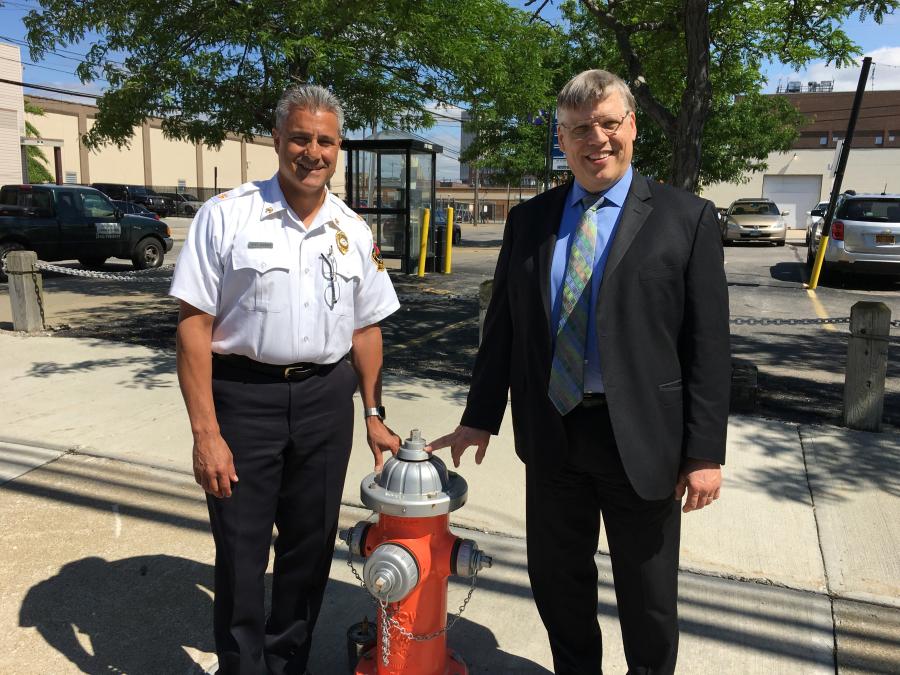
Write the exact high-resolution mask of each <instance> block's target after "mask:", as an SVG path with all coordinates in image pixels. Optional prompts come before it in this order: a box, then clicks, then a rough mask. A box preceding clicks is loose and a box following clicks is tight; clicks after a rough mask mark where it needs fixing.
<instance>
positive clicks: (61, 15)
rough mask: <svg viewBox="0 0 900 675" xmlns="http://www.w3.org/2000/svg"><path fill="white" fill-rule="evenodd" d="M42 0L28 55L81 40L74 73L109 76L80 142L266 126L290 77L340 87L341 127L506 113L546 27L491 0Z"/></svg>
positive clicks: (528, 102) (531, 76)
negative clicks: (153, 123)
mask: <svg viewBox="0 0 900 675" xmlns="http://www.w3.org/2000/svg"><path fill="white" fill-rule="evenodd" d="M39 2H40V5H41V7H42V9H40V10H35V11H32V12H30V13H29V14H28V16H27V17H26V18H25V24H26V26H27V27H28V42H29V46H30V49H31V57H32V58H33V59H40V58H41V57H43V56H44V55H45V54H46V53H48V52H50V51H52V50H54V49H56V48H57V47H65V46H68V45H71V44H76V43H82V42H85V41H87V42H91V46H90V49H89V51H88V57H87V60H86V63H84V64H82V65H80V66H79V68H78V75H79V77H80V78H81V80H82V81H83V82H89V81H93V80H98V79H105V80H106V81H107V82H109V88H108V89H107V90H106V92H105V93H104V95H103V96H102V97H101V98H100V99H99V100H98V107H99V111H98V114H97V119H96V123H95V124H94V126H93V127H92V129H91V130H90V132H89V133H88V134H87V137H86V138H85V142H86V143H87V144H88V145H89V146H97V145H101V144H104V143H107V142H113V143H116V144H118V145H123V144H125V143H126V142H127V141H128V139H129V137H130V136H131V134H132V129H133V127H134V126H135V125H139V124H140V123H141V122H142V121H143V120H145V119H146V118H147V117H149V116H156V117H160V118H161V119H162V129H163V132H164V133H165V134H166V135H167V136H168V137H170V138H177V139H187V140H191V141H194V142H203V143H206V144H211V145H216V144H219V143H221V142H222V140H223V139H224V138H225V134H226V133H227V132H229V131H230V132H234V133H237V134H239V135H242V136H243V137H246V138H251V137H253V136H255V135H258V134H266V133H269V131H270V130H271V127H272V117H273V110H274V107H275V104H276V102H277V100H278V98H279V96H280V95H281V93H282V92H283V91H284V89H285V88H286V87H287V86H288V85H289V84H291V83H292V82H313V83H317V84H321V85H324V86H326V87H329V88H330V89H332V90H333V91H334V92H335V93H337V94H338V96H339V97H340V98H341V99H342V101H343V102H344V104H345V108H346V113H347V127H348V128H349V129H361V128H365V127H371V126H373V125H374V123H376V122H381V123H388V124H389V125H391V126H396V127H399V128H406V129H409V128H416V127H427V126H429V125H431V124H432V123H433V116H432V115H431V114H430V113H429V112H428V111H427V110H426V104H427V103H429V102H434V101H439V102H445V103H466V104H467V103H469V102H471V101H472V100H475V99H478V98H481V99H484V100H486V101H490V104H491V106H492V107H493V108H494V109H495V110H496V112H497V114H498V115H502V116H506V117H510V116H515V115H517V114H522V113H523V112H525V111H530V110H533V109H535V108H536V107H537V105H538V103H539V100H541V99H542V98H543V97H545V96H546V91H545V88H546V78H545V77H543V71H544V64H543V59H542V40H544V39H545V35H546V34H547V33H549V32H550V31H549V29H548V28H546V27H544V26H540V25H532V24H529V22H528V15H527V14H526V13H524V12H522V11H519V10H515V9H513V8H511V7H509V6H507V5H506V4H504V3H503V2H502V1H501V0H454V2H446V1H444V0H303V1H302V2H284V1H283V0H252V1H251V0H226V1H224V2H223V1H222V0H184V1H183V2H170V1H169V0H83V1H82V2H78V3H73V2H70V0H39ZM96 35H99V36H100V37H99V39H94V38H93V37H92V36H96ZM123 55H124V56H123Z"/></svg>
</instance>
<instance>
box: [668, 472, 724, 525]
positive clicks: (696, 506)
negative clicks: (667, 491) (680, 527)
mask: <svg viewBox="0 0 900 675" xmlns="http://www.w3.org/2000/svg"><path fill="white" fill-rule="evenodd" d="M721 487H722V467H721V465H719V464H716V463H715V462H708V461H706V460H703V459H686V460H685V461H684V464H682V465H681V470H680V471H679V472H678V483H677V484H676V485H675V499H677V500H678V501H681V498H682V497H683V496H684V493H685V490H687V499H685V500H684V506H683V507H682V509H681V510H682V511H684V512H685V513H688V512H690V511H698V510H700V509H702V508H703V507H704V506H709V505H710V504H712V503H713V502H714V501H715V500H717V499H718V498H719V490H720V488H721Z"/></svg>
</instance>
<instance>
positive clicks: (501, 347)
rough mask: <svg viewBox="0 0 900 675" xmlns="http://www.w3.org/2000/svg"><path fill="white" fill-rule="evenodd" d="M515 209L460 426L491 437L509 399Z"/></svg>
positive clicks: (500, 260) (502, 250) (505, 241)
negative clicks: (510, 285) (509, 289)
mask: <svg viewBox="0 0 900 675" xmlns="http://www.w3.org/2000/svg"><path fill="white" fill-rule="evenodd" d="M517 211H518V209H515V208H514V209H512V210H511V211H510V212H509V216H508V217H507V219H506V227H505V228H504V231H503V244H502V246H501V247H500V255H499V256H498V257H497V268H496V269H495V270H494V281H493V288H492V293H491V302H490V304H489V305H488V308H487V312H486V314H485V317H484V329H483V332H482V339H481V346H480V347H479V348H478V355H477V356H476V357H475V367H474V368H473V369H472V384H471V386H470V387H469V396H468V399H467V401H466V409H465V411H464V412H463V416H462V420H461V424H463V425H465V426H468V427H473V428H475V429H484V430H486V431H490V432H491V433H492V434H495V435H496V434H497V433H498V432H499V431H500V424H501V422H503V414H504V412H505V411H506V403H507V400H508V399H509V372H510V359H511V358H512V354H511V350H512V335H513V325H512V313H511V311H510V303H509V293H508V292H507V279H508V274H509V264H510V258H511V253H512V248H513V239H514V237H513V231H514V228H513V222H514V220H515V219H516V215H517Z"/></svg>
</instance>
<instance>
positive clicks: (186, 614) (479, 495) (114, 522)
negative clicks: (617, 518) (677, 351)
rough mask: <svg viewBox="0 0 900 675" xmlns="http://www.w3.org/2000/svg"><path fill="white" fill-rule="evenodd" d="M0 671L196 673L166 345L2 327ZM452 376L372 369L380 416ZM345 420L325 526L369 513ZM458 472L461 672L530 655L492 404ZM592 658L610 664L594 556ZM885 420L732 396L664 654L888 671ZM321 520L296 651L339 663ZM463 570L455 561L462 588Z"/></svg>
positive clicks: (337, 599)
mask: <svg viewBox="0 0 900 675" xmlns="http://www.w3.org/2000/svg"><path fill="white" fill-rule="evenodd" d="M0 351H2V353H3V354H4V357H5V358H4V359H2V361H0V378H2V380H3V381H4V382H6V383H7V394H8V395H7V396H6V397H5V400H4V406H3V410H2V412H0V423H2V432H0V483H2V485H0V520H2V523H3V528H2V529H0V546H2V548H0V551H2V552H0V672H10V673H69V672H73V673H77V672H101V671H103V672H107V671H110V670H112V671H118V672H128V673H191V672H194V673H199V672H201V671H202V669H203V668H205V667H206V666H208V665H209V664H210V663H211V662H212V661H213V660H214V656H213V654H212V652H213V646H212V642H211V640H212V638H211V625H210V622H211V612H210V608H211V589H212V563H213V546H212V540H211V537H210V535H209V532H208V526H207V523H206V510H205V504H204V501H203V498H202V494H201V492H200V490H199V488H197V487H196V486H195V485H194V484H193V479H192V477H191V475H190V434H189V430H188V424H187V419H186V416H185V413H184V411H183V407H182V403H181V398H180V393H179V391H178V387H177V382H176V379H175V375H174V357H173V355H172V353H170V352H158V351H154V350H150V349H145V348H142V347H135V346H130V345H125V344H120V343H109V342H102V341H94V340H74V339H66V338H58V337H56V338H53V337H30V338H25V337H19V336H15V335H10V334H0ZM465 394H466V391H465V389H464V388H463V387H459V386H456V385H448V384H441V383H436V382H431V381H424V380H409V379H404V380H394V379H387V381H386V382H385V395H384V399H385V405H386V406H387V407H388V411H389V420H388V421H389V423H390V424H391V426H392V427H393V428H394V429H395V430H396V431H397V432H398V433H400V434H402V435H406V434H407V433H408V432H409V430H410V429H412V428H420V429H422V432H423V434H424V435H425V436H426V438H429V439H430V438H434V437H436V436H438V435H441V434H443V433H446V432H447V431H449V430H451V429H452V428H454V426H455V425H456V423H457V421H458V419H459V415H460V412H461V408H462V405H463V403H464V400H465ZM363 431H364V430H363V428H362V425H359V424H358V425H356V430H355V448H354V452H353V456H352V459H351V466H350V470H349V473H348V480H347V485H346V488H345V492H344V505H345V506H344V508H343V511H342V526H346V525H349V524H352V523H353V522H356V521H357V520H359V519H362V518H365V517H367V516H368V515H369V513H368V512H367V511H364V510H362V509H361V508H359V507H360V501H359V483H360V481H361V480H362V479H363V478H364V477H365V475H367V474H368V473H369V472H371V470H372V457H371V453H370V452H369V450H368V448H367V447H366V445H365V440H364V437H363ZM460 472H461V473H462V474H463V475H464V476H465V478H466V480H467V481H468V483H469V502H468V504H467V505H466V506H465V507H464V508H463V509H461V510H460V511H457V512H455V513H454V514H453V516H452V520H453V523H454V526H455V527H457V528H462V529H465V530H466V532H465V534H466V536H469V537H471V538H473V539H475V540H477V541H478V542H479V544H480V545H481V546H482V548H484V549H486V550H487V551H488V552H489V553H490V554H492V555H494V559H495V561H496V564H495V566H494V567H493V568H491V569H490V570H486V571H485V572H483V573H482V575H481V576H480V577H479V580H478V587H477V590H476V592H475V594H474V596H473V599H472V601H471V603H470V605H469V607H468V608H467V610H466V613H465V614H464V616H463V619H462V620H461V621H460V623H459V624H458V626H457V627H456V628H455V629H454V630H453V631H452V632H451V634H450V643H451V645H454V646H455V647H457V649H458V650H459V651H460V652H461V653H462V654H463V656H464V657H465V658H466V659H467V661H468V662H469V663H470V667H471V672H473V673H482V672H483V673H487V672H490V673H512V672H536V673H539V672H547V671H548V669H549V668H550V666H551V662H550V657H549V649H548V647H547V644H546V638H545V634H544V632H543V628H542V626H541V625H540V621H539V619H538V617H537V613H536V611H535V610H534V606H533V603H532V601H531V595H530V589H529V586H528V580H527V573H526V567H525V549H524V541H523V535H524V494H523V490H522V486H523V484H524V471H523V467H522V465H521V464H520V462H519V460H518V459H517V458H516V456H515V453H514V451H513V447H512V432H511V428H510V426H509V419H508V416H507V419H506V420H505V422H504V428H503V429H502V430H501V433H500V435H499V436H498V437H496V438H494V439H493V440H492V442H491V446H490V448H489V450H488V453H487V457H486V459H485V462H484V463H483V464H482V465H481V466H480V467H479V466H475V464H474V460H473V458H472V457H471V456H467V457H466V458H465V459H464V461H463V465H462V467H461V468H460ZM600 551H601V552H600V554H599V555H598V557H597V561H598V566H599V569H600V573H601V577H600V605H599V611H600V618H601V624H602V627H603V631H604V637H605V639H604V645H605V657H604V659H605V661H604V665H605V668H606V670H607V671H608V672H611V673H616V672H624V671H625V665H624V657H623V655H622V653H621V645H620V640H619V630H618V625H617V621H616V610H615V600H614V596H613V593H612V586H611V574H610V571H609V564H608V563H609V559H608V557H607V556H606V555H605V551H606V548H605V543H603V542H602V543H601V547H600ZM898 551H900V438H898V436H897V435H887V434H866V433H859V432H849V431H847V430H845V429H839V428H831V427H816V426H797V425H795V424H786V423H782V422H778V421H773V420H764V419H760V418H753V417H733V418H732V419H731V422H730V426H729V457H728V465H727V466H726V483H725V487H724V490H723V497H722V499H720V500H719V501H718V502H717V503H716V504H715V506H714V507H713V508H709V509H705V510H703V511H701V512H699V513H696V514H689V515H688V516H686V517H685V518H684V535H683V547H682V579H681V580H682V583H681V605H680V608H681V626H682V643H681V657H680V664H681V665H680V668H679V672H682V673H722V672H730V673H788V672H790V673H813V672H815V673H819V672H821V673H833V672H835V667H836V665H837V669H838V671H839V672H842V673H851V672H860V673H862V672H867V673H871V672H883V673H888V672H898V671H900V609H898V608H900V555H898ZM346 563H347V560H346V548H345V547H344V546H343V544H342V543H340V542H339V544H338V548H337V552H336V554H335V559H334V563H333V566H332V581H333V583H332V584H331V585H330V586H329V591H328V594H327V597H326V601H325V607H324V610H323V615H322V619H321V622H320V624H319V627H318V629H317V642H316V650H315V652H314V655H313V660H312V663H311V666H310V667H311V669H312V670H313V672H315V673H317V675H320V674H321V673H328V674H331V673H335V674H337V673H340V672H343V669H344V668H345V665H346V655H345V638H344V634H345V631H346V628H347V626H349V625H350V624H351V623H353V622H355V621H359V620H360V619H361V618H362V617H363V615H365V614H368V615H369V617H370V618H371V617H372V616H374V609H373V606H372V604H371V602H370V601H369V600H368V598H367V596H366V594H365V593H364V591H363V590H362V589H360V588H358V583H357V582H356V581H355V579H354V578H353V576H352V573H351V571H350V569H349V567H348V566H347V564H346ZM465 592H466V583H464V582H453V583H451V589H450V598H449V602H448V605H449V606H450V607H451V608H454V607H456V606H458V604H459V602H460V601H461V600H462V598H463V597H464V596H465Z"/></svg>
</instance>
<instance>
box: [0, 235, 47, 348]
mask: <svg viewBox="0 0 900 675" xmlns="http://www.w3.org/2000/svg"><path fill="white" fill-rule="evenodd" d="M6 271H7V274H8V276H9V302H10V304H11V305H12V318H13V330H17V331H25V332H26V333H36V332H38V331H42V330H44V295H43V293H44V283H43V279H42V277H41V273H40V272H38V270H37V253H35V252H34V251H10V252H9V253H8V254H7V256H6Z"/></svg>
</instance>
